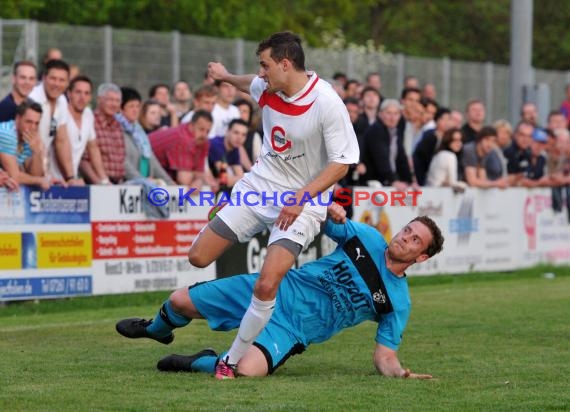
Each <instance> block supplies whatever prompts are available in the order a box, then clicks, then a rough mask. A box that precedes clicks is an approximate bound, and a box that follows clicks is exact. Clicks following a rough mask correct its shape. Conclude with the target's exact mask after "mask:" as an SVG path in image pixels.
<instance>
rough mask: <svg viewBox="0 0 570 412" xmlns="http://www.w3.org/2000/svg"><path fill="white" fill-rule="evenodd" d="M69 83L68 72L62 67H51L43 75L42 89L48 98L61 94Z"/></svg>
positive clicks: (55, 97)
mask: <svg viewBox="0 0 570 412" xmlns="http://www.w3.org/2000/svg"><path fill="white" fill-rule="evenodd" d="M68 83H69V73H68V72H67V71H65V70H63V69H51V70H50V71H49V72H47V74H46V75H45V77H44V89H45V92H46V96H47V97H48V99H50V100H55V99H57V98H58V97H59V96H61V95H62V94H63V93H64V92H65V89H66V88H67V84H68Z"/></svg>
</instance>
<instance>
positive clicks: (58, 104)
mask: <svg viewBox="0 0 570 412" xmlns="http://www.w3.org/2000/svg"><path fill="white" fill-rule="evenodd" d="M28 97H29V98H30V99H32V100H33V101H35V102H37V103H39V104H40V105H41V106H42V117H41V118H40V126H39V133H40V137H41V138H42V141H43V143H44V147H45V148H46V149H48V150H49V148H50V146H51V144H52V142H53V139H54V138H55V133H56V131H57V128H58V127H60V126H63V125H64V124H66V123H67V117H68V114H67V100H66V99H65V96H64V95H63V94H62V95H61V96H59V97H58V98H57V100H56V101H55V110H54V112H53V116H52V115H51V105H50V103H49V101H48V99H47V96H46V92H45V90H44V85H43V83H40V84H38V85H37V86H35V87H34V88H33V90H32V92H31V93H30V95H29V96H28Z"/></svg>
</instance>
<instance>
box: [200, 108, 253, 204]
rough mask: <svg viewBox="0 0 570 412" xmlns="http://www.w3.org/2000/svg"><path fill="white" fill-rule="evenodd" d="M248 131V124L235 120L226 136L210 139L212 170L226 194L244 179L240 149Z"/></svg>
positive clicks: (209, 158)
mask: <svg viewBox="0 0 570 412" xmlns="http://www.w3.org/2000/svg"><path fill="white" fill-rule="evenodd" d="M247 130H248V127H247V123H246V122H244V121H243V120H242V119H234V120H232V121H231V122H230V124H229V125H228V130H227V131H226V134H225V135H224V136H217V137H214V138H213V139H210V150H209V152H208V162H209V165H210V170H211V171H212V174H213V175H214V176H215V177H216V178H218V183H219V184H220V190H224V191H226V193H229V192H230V191H231V188H233V187H234V185H235V184H236V182H237V181H238V180H239V179H241V178H242V177H243V168H242V167H241V161H240V152H239V148H240V147H242V146H243V144H244V142H245V139H246V136H247ZM224 174H226V176H224Z"/></svg>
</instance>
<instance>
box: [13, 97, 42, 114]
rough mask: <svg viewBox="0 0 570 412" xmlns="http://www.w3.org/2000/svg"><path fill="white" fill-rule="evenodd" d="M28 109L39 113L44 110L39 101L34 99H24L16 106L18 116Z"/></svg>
mask: <svg viewBox="0 0 570 412" xmlns="http://www.w3.org/2000/svg"><path fill="white" fill-rule="evenodd" d="M28 109H29V110H33V111H34V112H37V113H39V114H42V112H43V110H42V106H41V105H40V104H39V103H37V102H35V101H33V100H32V99H24V101H23V102H22V103H20V104H19V105H18V106H17V107H16V116H23V115H24V114H25V113H26V111H27V110H28Z"/></svg>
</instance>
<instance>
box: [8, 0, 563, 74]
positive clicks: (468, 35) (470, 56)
mask: <svg viewBox="0 0 570 412" xmlns="http://www.w3.org/2000/svg"><path fill="white" fill-rule="evenodd" d="M510 1H511V0H472V1H464V0H431V1H420V0H357V1H354V0H273V1H266V0H249V1H244V0H224V1H220V0H191V1H190V0H92V1H87V0H84V1H81V0H2V7H1V8H0V17H2V18H12V19H13V18H18V19H34V20H38V21H42V22H52V23H55V22H57V23H67V24H79V25H90V26H100V25H111V26H114V27H120V28H131V29H144V30H157V31H171V30H178V31H180V32H182V33H189V34H200V35H207V36H217V37H241V38H244V39H247V40H254V41H257V40H260V39H262V38H263V37H266V36H267V35H269V34H271V33H273V32H275V31H280V30H292V31H295V32H297V33H299V34H301V36H302V37H303V38H304V39H305V40H306V41H307V42H308V44H309V45H311V46H315V47H323V46H327V44H326V39H327V38H328V37H327V36H326V35H324V34H327V33H332V32H339V31H340V32H341V33H342V34H343V36H344V38H345V39H346V40H347V41H348V42H351V43H355V44H363V43H365V42H366V41H368V40H370V39H372V40H373V41H374V42H375V43H376V44H377V45H382V46H384V47H385V49H386V50H387V51H391V52H395V53H405V54H408V55H415V56H428V57H443V56H448V57H450V58H453V59H460V60H476V61H493V62H496V63H508V60H509V47H510ZM512 1H516V0H512ZM568 21H570V2H567V1H558V0H541V1H540V2H535V3H534V30H533V32H534V42H533V43H534V47H533V65H534V66H535V67H541V68H550V69H570V58H569V57H570V41H569V40H570V38H569V37H570V32H569V31H568V30H567V29H566V23H567V22H568Z"/></svg>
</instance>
